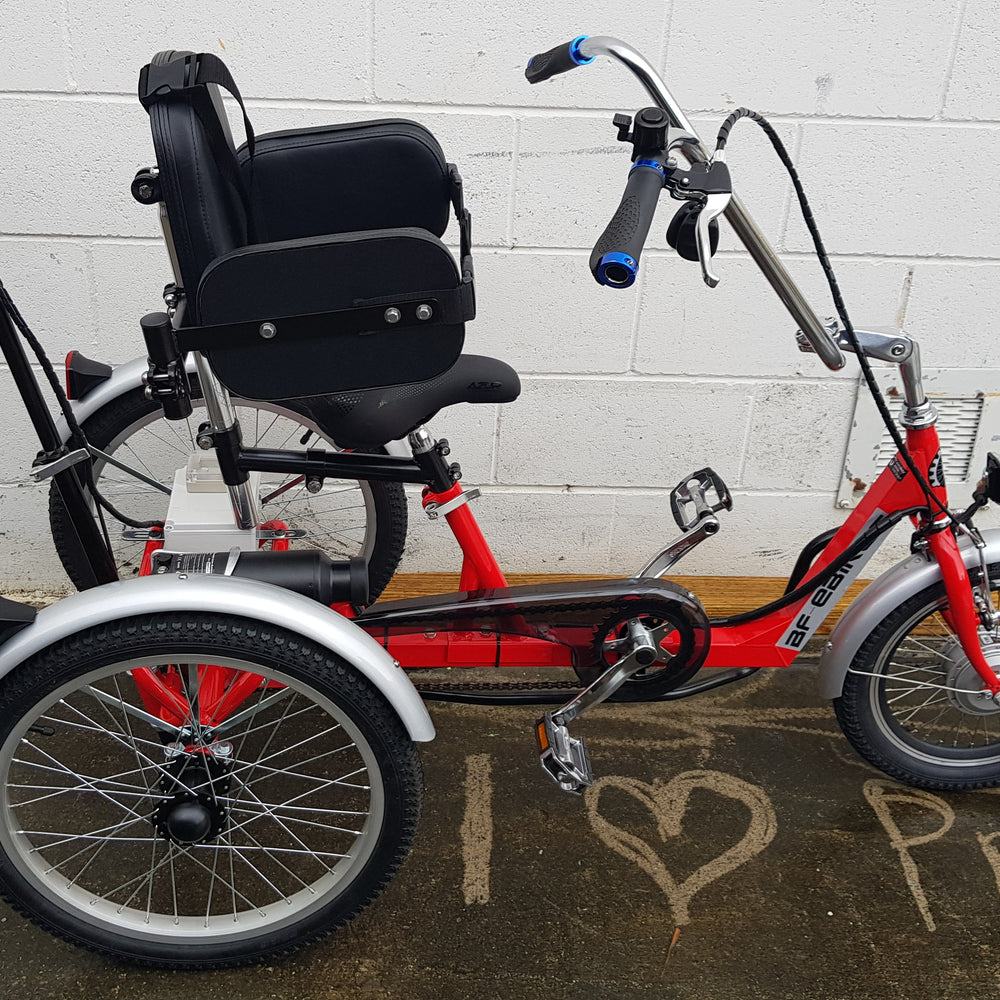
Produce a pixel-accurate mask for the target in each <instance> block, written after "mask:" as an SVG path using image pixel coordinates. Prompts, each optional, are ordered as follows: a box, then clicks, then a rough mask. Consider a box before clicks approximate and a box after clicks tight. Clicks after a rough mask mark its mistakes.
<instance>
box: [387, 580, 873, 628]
mask: <svg viewBox="0 0 1000 1000" xmlns="http://www.w3.org/2000/svg"><path fill="white" fill-rule="evenodd" d="M615 579H621V578H620V577H613V576H599V575H598V576H587V575H581V574H552V573H509V574H507V582H508V583H509V584H510V585H511V586H512V587H516V586H522V585H528V584H537V583H572V582H573V581H576V580H615ZM670 579H671V580H673V581H674V583H677V584H679V585H680V586H682V587H685V588H686V589H687V590H690V591H691V592H692V593H694V594H696V595H697V596H698V599H699V600H700V601H701V603H702V604H703V605H704V606H705V610H706V611H707V612H708V614H709V616H710V617H712V618H722V617H723V616H725V615H735V614H741V613H742V612H745V611H752V610H753V609H754V608H758V607H760V606H761V605H764V604H767V603H769V602H770V601H774V600H777V599H778V598H779V597H781V595H782V594H783V593H784V591H785V584H786V582H787V581H786V580H785V578H784V577H775V576H671V577H670ZM458 581H459V574H458V573H403V574H400V575H399V576H395V577H393V579H392V581H391V582H390V583H389V585H388V586H387V587H386V588H385V592H384V593H383V594H382V597H381V600H385V601H397V600H401V599H402V598H404V597H426V596H428V595H431V594H447V593H451V592H452V591H455V590H457V589H458ZM870 582H871V581H870V580H858V581H856V582H855V583H854V584H852V585H851V587H850V588H849V589H848V591H847V594H846V595H845V596H844V598H843V599H842V600H841V601H840V603H839V604H838V605H837V606H836V608H835V609H834V610H833V611H832V612H831V614H830V617H829V618H827V620H826V621H825V622H824V623H823V625H822V626H821V627H820V630H819V633H818V634H820V635H823V634H826V633H828V632H829V631H830V630H831V629H832V628H833V626H834V625H835V624H836V621H837V619H838V618H839V617H840V615H841V614H843V612H844V609H845V608H846V607H847V605H848V604H850V602H851V601H852V600H853V599H854V598H855V597H856V596H857V595H858V594H859V593H860V592H861V591H862V590H863V589H864V588H865V587H866V586H867V585H868V584H869V583H870Z"/></svg>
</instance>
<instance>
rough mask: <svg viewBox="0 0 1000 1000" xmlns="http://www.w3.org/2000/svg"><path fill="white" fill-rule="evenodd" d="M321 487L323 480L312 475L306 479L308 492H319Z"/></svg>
mask: <svg viewBox="0 0 1000 1000" xmlns="http://www.w3.org/2000/svg"><path fill="white" fill-rule="evenodd" d="M321 489H323V480H322V479H319V478H316V477H313V478H311V479H307V480H306V490H307V491H308V492H310V493H319V491H320V490H321Z"/></svg>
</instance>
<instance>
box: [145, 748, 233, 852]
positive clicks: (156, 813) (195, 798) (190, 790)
mask: <svg viewBox="0 0 1000 1000" xmlns="http://www.w3.org/2000/svg"><path fill="white" fill-rule="evenodd" d="M228 770H229V769H228V767H227V766H226V765H225V764H223V763H221V762H220V761H219V760H217V759H216V758H215V757H213V756H210V755H208V754H205V753H186V752H185V753H181V754H180V755H178V756H175V757H174V759H173V760H171V762H170V763H169V764H168V765H167V772H168V773H167V774H164V775H163V777H162V778H161V779H160V787H161V788H162V789H163V791H164V792H166V793H167V794H168V797H167V798H164V799H162V800H161V801H160V803H159V804H158V805H157V807H156V808H155V809H154V810H153V815H152V823H153V826H154V827H155V829H156V832H157V833H158V834H159V835H160V836H161V837H162V838H163V839H164V840H169V841H171V842H172V843H175V844H181V845H184V846H188V847H189V846H191V845H192V844H204V843H206V842H207V841H210V840H214V839H215V838H216V837H218V836H219V834H220V833H222V832H223V830H225V829H226V824H227V823H228V821H229V809H228V808H227V807H226V805H225V802H226V796H228V794H229V773H228Z"/></svg>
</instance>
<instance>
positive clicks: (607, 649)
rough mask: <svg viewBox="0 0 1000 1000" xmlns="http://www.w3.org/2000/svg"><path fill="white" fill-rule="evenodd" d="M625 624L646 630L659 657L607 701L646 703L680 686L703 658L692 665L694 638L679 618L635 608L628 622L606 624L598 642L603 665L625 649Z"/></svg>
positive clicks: (615, 659) (686, 623)
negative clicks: (638, 626) (632, 623)
mask: <svg viewBox="0 0 1000 1000" xmlns="http://www.w3.org/2000/svg"><path fill="white" fill-rule="evenodd" d="M658 612H659V613H658ZM629 621H636V622H638V623H639V624H640V625H641V626H642V628H644V629H645V630H647V631H648V633H649V635H650V639H651V641H652V644H653V645H654V646H655V647H656V648H657V649H658V650H659V653H660V655H659V656H658V657H657V658H656V659H655V660H654V661H652V662H651V663H649V664H646V665H645V666H643V667H641V668H640V669H639V670H637V671H636V672H635V673H634V674H632V676H631V677H630V678H629V679H628V680H627V681H625V683H624V684H622V686H621V687H620V688H619V689H618V690H617V691H616V692H615V693H614V694H613V695H612V696H611V699H610V700H611V701H649V700H650V699H653V698H658V697H659V696H660V695H663V694H666V693H667V692H668V691H673V690H674V689H675V688H678V687H680V686H681V685H682V684H683V683H684V682H685V681H688V680H690V679H691V678H692V677H693V676H694V675H695V674H696V673H697V672H698V669H699V667H700V666H701V661H702V660H703V659H704V657H703V656H699V657H697V659H696V661H695V662H694V663H692V652H693V646H694V639H693V635H692V632H691V627H690V624H689V623H688V622H687V621H686V620H684V619H682V618H681V617H679V616H678V618H677V619H676V620H674V619H671V618H669V617H664V616H663V613H662V612H661V611H660V610H659V609H657V610H656V611H649V610H647V609H642V608H639V609H636V612H635V613H634V614H633V615H632V616H631V618H630V619H625V620H622V619H616V620H614V621H612V622H610V623H609V624H608V625H606V626H605V627H604V629H603V630H602V632H601V635H600V637H599V639H598V641H599V642H600V644H601V649H602V656H603V660H604V662H605V663H607V664H608V665H611V664H613V663H615V662H617V660H618V658H619V657H620V656H621V655H622V654H623V653H624V652H625V651H626V650H627V649H628V648H629V645H630V642H631V639H630V637H629Z"/></svg>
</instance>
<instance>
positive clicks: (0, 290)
mask: <svg viewBox="0 0 1000 1000" xmlns="http://www.w3.org/2000/svg"><path fill="white" fill-rule="evenodd" d="M0 306H2V307H3V308H4V309H6V311H7V313H8V315H9V316H10V319H11V322H12V323H13V324H14V326H15V328H16V329H17V331H18V332H19V333H20V334H21V336H22V337H24V339H25V340H26V341H27V342H28V346H29V347H30V348H31V350H32V351H33V352H34V354H35V357H36V358H38V363H39V365H40V366H41V369H42V371H43V372H44V373H45V378H46V380H47V381H48V383H49V386H50V387H51V389H52V392H53V394H54V395H55V397H56V401H57V402H58V404H59V409H60V411H61V412H62V415H63V417H64V419H65V420H66V426H67V427H69V434H70V441H72V443H73V444H74V445H75V446H76V447H78V448H84V449H86V451H87V452H88V454H92V453H91V452H90V443H89V442H88V441H87V436H86V434H84V432H83V428H82V427H81V426H80V422H79V421H78V420H77V419H76V414H75V413H74V412H73V407H72V406H70V405H69V400H68V399H67V398H66V393H65V391H64V390H63V387H62V383H61V382H60V381H59V377H58V376H57V375H56V373H55V369H54V368H53V367H52V362H51V361H50V360H49V357H48V355H47V354H46V353H45V349H44V348H43V347H42V345H41V343H40V342H39V340H38V338H37V337H36V336H35V334H34V333H33V332H32V330H31V327H29V326H28V324H27V322H26V320H25V318H24V317H23V316H22V315H21V312H20V310H19V309H18V308H17V306H16V305H15V304H14V300H13V299H12V298H11V297H10V292H8V291H7V289H6V287H5V286H4V284H3V282H2V281H0ZM85 476H86V483H87V489H88V490H89V491H90V493H91V495H92V496H93V497H94V500H95V501H96V503H97V517H98V520H99V521H100V523H101V531H102V532H103V534H104V541H105V543H106V544H107V546H108V551H109V552H110V551H111V539H110V537H109V536H108V528H107V525H106V524H105V522H104V513H103V510H102V508H103V509H104V510H106V511H107V512H108V513H109V514H110V515H111V516H112V517H113V518H115V519H116V520H118V521H121V523H122V524H126V525H128V526H129V527H130V528H153V527H162V525H163V522H162V521H137V520H135V519H134V518H131V517H129V516H128V515H126V514H123V513H122V512H121V511H120V510H118V508H117V507H115V506H114V504H112V503H111V501H110V500H108V499H107V498H106V497H105V496H104V495H103V494H102V493H101V492H100V491H99V490H98V488H97V483H96V482H95V481H94V469H93V462H92V461H91V462H87V463H86V473H85Z"/></svg>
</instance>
